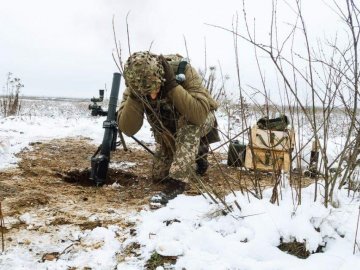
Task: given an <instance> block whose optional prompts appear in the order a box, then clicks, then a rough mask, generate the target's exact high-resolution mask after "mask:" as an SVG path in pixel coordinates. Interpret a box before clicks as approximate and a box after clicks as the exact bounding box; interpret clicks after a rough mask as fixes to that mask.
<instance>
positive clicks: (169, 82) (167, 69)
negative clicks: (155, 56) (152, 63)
mask: <svg viewBox="0 0 360 270" xmlns="http://www.w3.org/2000/svg"><path fill="white" fill-rule="evenodd" d="M159 59H160V61H161V64H162V66H163V68H164V79H165V82H164V85H163V87H162V89H161V91H162V93H163V94H165V95H167V94H168V93H169V92H170V90H171V89H174V88H175V87H176V86H178V85H179V84H178V83H177V82H176V79H175V74H174V71H173V70H172V68H171V66H170V64H169V63H168V62H167V61H166V59H165V57H164V56H162V55H160V56H159Z"/></svg>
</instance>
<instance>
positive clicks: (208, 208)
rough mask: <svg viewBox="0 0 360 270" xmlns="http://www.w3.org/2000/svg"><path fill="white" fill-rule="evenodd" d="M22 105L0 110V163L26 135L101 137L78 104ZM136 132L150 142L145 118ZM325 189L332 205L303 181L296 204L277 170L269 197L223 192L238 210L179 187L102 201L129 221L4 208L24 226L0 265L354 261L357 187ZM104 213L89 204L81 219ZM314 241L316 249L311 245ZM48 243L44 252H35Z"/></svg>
mask: <svg viewBox="0 0 360 270" xmlns="http://www.w3.org/2000/svg"><path fill="white" fill-rule="evenodd" d="M24 105H25V106H24V111H23V114H22V115H20V116H16V117H9V118H0V170H4V169H6V168H11V167H16V163H17V161H18V160H17V158H16V157H15V156H14V154H15V153H17V152H19V151H21V149H23V148H24V147H27V148H31V146H30V145H29V143H31V142H36V141H45V140H51V139H54V138H65V137H78V136H83V137H88V138H91V139H92V140H93V143H94V144H96V145H97V144H99V143H100V142H101V140H102V136H103V129H102V121H103V120H104V118H102V117H91V116H89V114H90V113H89V111H88V110H87V107H86V106H87V104H80V103H79V102H71V101H67V102H58V101H47V102H45V101H27V104H24ZM221 121H225V120H224V119H220V122H221ZM136 137H137V138H139V139H141V140H143V141H146V142H149V143H151V142H153V138H152V137H151V133H150V129H149V126H148V125H147V124H146V125H145V127H144V128H143V129H142V130H141V132H140V133H139V134H137V135H136ZM126 140H127V143H129V144H130V143H133V141H132V140H131V139H129V138H127V139H126ZM321 194H322V190H321V188H320V190H319V195H320V197H321ZM335 195H336V200H337V202H338V205H336V208H334V207H332V206H329V207H328V208H325V207H324V206H323V205H322V204H321V202H319V200H318V202H315V203H314V202H313V199H314V187H313V185H310V186H308V187H307V188H305V189H304V190H303V193H302V204H301V205H300V206H297V205H295V204H294V193H293V190H292V189H291V188H290V187H289V185H288V184H287V181H286V179H284V186H283V189H282V199H281V200H280V202H279V205H276V204H271V203H270V202H269V199H270V197H271V190H266V191H265V192H264V198H263V199H262V200H259V199H256V198H254V197H251V195H248V194H245V195H243V194H241V192H236V193H235V195H234V194H231V195H228V196H227V197H226V202H227V203H228V204H229V205H234V201H237V202H238V204H239V205H240V206H241V211H240V210H238V209H237V208H236V207H235V206H234V207H233V209H234V211H233V212H231V213H228V214H226V215H224V214H223V213H224V212H223V208H222V207H221V205H218V204H214V203H212V201H211V200H210V199H208V198H206V197H204V196H185V195H181V196H178V197H177V198H176V199H174V200H173V201H171V202H170V203H169V204H168V206H167V207H165V208H162V209H159V210H155V211H153V210H149V209H148V208H147V207H146V206H144V208H143V210H141V211H139V212H133V211H131V212H127V211H126V210H124V209H113V210H111V211H109V213H110V214H111V215H114V216H117V217H120V218H122V219H123V220H124V222H125V223H129V224H134V227H133V229H132V230H130V231H129V230H128V229H127V228H126V227H123V226H119V225H117V224H114V225H108V226H106V227H97V228H94V229H84V230H81V229H80V228H79V227H78V226H72V225H59V226H56V227H55V226H52V227H48V226H47V221H46V220H41V219H39V218H38V217H37V216H36V214H34V213H23V214H22V215H21V216H20V217H19V220H13V219H12V218H7V217H6V213H4V219H5V227H6V226H8V225H7V224H16V222H20V221H21V222H23V223H25V224H26V225H27V227H26V229H24V230H20V231H19V232H17V233H16V234H15V235H11V237H12V238H13V241H12V243H16V244H15V245H14V244H13V245H11V246H10V247H7V248H6V249H5V252H3V253H1V255H0V269H1V270H7V269H119V270H120V269H121V270H122V269H124V270H125V269H146V268H145V266H144V265H145V263H146V261H148V260H149V259H150V257H151V256H153V258H154V254H156V253H157V254H160V255H162V256H171V257H177V260H176V264H175V265H168V264H166V265H165V266H164V267H158V270H159V269H163V268H164V269H187V270H192V269H195V270H196V269H206V270H208V269H214V270H222V269H224V270H225V269H239V270H240V269H254V270H258V269H269V270H270V269H271V270H275V269H277V270H280V269H316V270H318V269H324V270H331V269H334V270H335V269H342V270H345V269H346V270H347V269H349V270H350V269H360V247H359V246H355V248H354V244H355V241H357V243H359V242H360V233H359V234H358V235H357V238H356V237H355V234H356V228H357V220H358V213H359V207H360V196H359V193H355V194H353V193H351V196H348V193H347V190H340V191H337V193H336V194H335ZM248 196H249V197H248ZM2 199H3V198H0V201H1V200H2ZM105 214H107V213H96V214H94V215H91V216H90V217H89V219H101V218H102V215H105ZM34 228H37V230H36V231H35V230H34ZM5 238H6V235H5ZM294 240H296V241H297V242H301V243H305V246H306V249H307V250H308V251H309V252H310V253H314V254H311V255H310V256H309V257H308V258H306V259H300V258H297V257H295V256H293V255H289V254H287V253H285V252H283V251H281V250H280V249H279V248H278V246H279V245H280V243H281V241H282V242H291V241H294ZM24 243H27V244H25V245H24ZM131 247H132V248H131ZM319 248H320V249H321V252H316V251H319V250H318V249H319ZM50 251H52V252H53V254H48V256H50V259H51V260H50V259H49V258H45V259H44V258H42V255H43V254H44V253H45V252H50ZM129 251H130V252H129ZM155 252H156V253H155ZM51 256H53V257H54V258H55V257H56V259H54V258H51Z"/></svg>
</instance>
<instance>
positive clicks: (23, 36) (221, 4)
mask: <svg viewBox="0 0 360 270" xmlns="http://www.w3.org/2000/svg"><path fill="white" fill-rule="evenodd" d="M292 1H293V0H288V2H289V3H291V2H292ZM339 1H340V0H339ZM246 6H247V15H248V19H249V21H250V23H251V24H253V18H256V28H257V36H258V37H259V38H263V39H267V38H268V32H269V25H270V19H271V0H251V1H250V0H248V1H246ZM303 6H304V14H305V19H306V20H307V21H308V24H309V29H310V30H311V33H310V34H311V35H313V36H324V35H327V34H328V32H329V31H334V29H335V28H336V26H337V25H338V23H339V20H338V19H337V18H336V16H335V15H334V13H333V12H332V11H331V10H330V9H329V8H328V7H327V6H326V5H325V4H324V3H323V2H322V1H321V0H303ZM128 13H129V17H128V23H129V29H130V39H131V41H130V43H131V44H130V46H131V51H132V52H135V51H139V50H147V49H148V48H149V47H150V44H151V43H153V44H152V51H153V52H155V53H163V54H167V53H180V54H182V55H186V54H187V52H186V46H185V42H184V38H185V40H186V44H187V50H188V53H189V57H190V59H191V63H192V64H193V65H194V66H195V67H196V68H203V67H204V65H205V64H204V63H205V49H204V48H205V41H206V52H207V58H206V59H207V64H208V65H218V64H219V63H220V64H221V66H222V70H223V73H224V74H228V75H230V77H231V79H232V81H231V82H230V83H229V85H228V87H229V88H234V85H236V80H235V77H236V76H235V71H236V69H235V60H234V49H233V48H234V46H233V37H232V35H231V34H229V33H227V32H225V31H222V30H220V29H217V28H214V27H210V26H208V25H206V24H214V25H219V26H223V27H226V28H231V27H232V23H233V18H234V16H235V14H236V13H238V15H239V18H241V17H243V14H242V1H239V0H237V1H236V0H223V1H219V0H216V1H215V0H206V1H196V0H191V1H190V0H182V1H170V0H151V1H150V0H148V1H146V0H142V1H140V0H122V1H120V0H61V1H56V0H54V1H49V0H31V1H27V0H11V1H10V0H9V1H6V0H0V63H1V64H0V86H1V87H3V85H4V83H5V80H6V74H7V73H8V72H12V73H13V74H14V76H17V77H20V78H21V80H22V82H23V83H24V85H25V88H24V89H23V94H24V95H38V96H63V97H92V96H95V95H97V93H98V89H100V88H104V86H105V84H106V85H107V87H108V88H110V86H111V79H112V73H113V72H116V71H117V68H116V65H115V64H114V61H113V59H112V52H113V49H114V47H115V45H114V38H113V30H112V18H113V16H114V18H115V27H116V32H117V36H118V40H120V42H121V44H122V49H123V57H124V60H126V58H127V57H128V44H127V36H126V22H125V17H126V14H128ZM278 13H279V29H280V31H283V32H284V33H286V31H287V30H288V29H289V25H288V23H293V22H294V17H295V16H294V13H293V12H292V11H291V9H290V8H289V7H287V5H286V4H284V2H283V1H281V0H279V12H278ZM240 31H242V32H243V31H244V28H241V29H240ZM300 45H301V44H300ZM239 49H240V52H241V53H240V65H241V66H240V72H241V77H242V81H243V83H244V84H246V85H247V84H256V83H257V81H259V77H258V75H257V72H256V68H254V67H255V59H254V57H253V50H252V48H251V47H250V46H248V45H246V43H244V42H240V43H239Z"/></svg>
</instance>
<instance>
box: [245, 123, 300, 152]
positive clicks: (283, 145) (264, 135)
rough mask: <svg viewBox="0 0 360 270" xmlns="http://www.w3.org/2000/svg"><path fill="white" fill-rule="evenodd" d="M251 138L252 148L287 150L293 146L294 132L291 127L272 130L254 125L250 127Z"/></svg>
mask: <svg viewBox="0 0 360 270" xmlns="http://www.w3.org/2000/svg"><path fill="white" fill-rule="evenodd" d="M251 140H252V146H253V147H254V148H262V149H272V150H279V151H288V150H289V149H293V148H294V145H295V132H294V130H292V129H291V130H288V131H273V130H266V129H260V128H258V127H257V126H254V127H253V128H251Z"/></svg>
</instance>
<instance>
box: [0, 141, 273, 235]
mask: <svg viewBox="0 0 360 270" xmlns="http://www.w3.org/2000/svg"><path fill="white" fill-rule="evenodd" d="M95 151H96V146H95V145H93V144H91V143H90V141H89V139H87V138H84V137H80V138H66V139H56V140H52V141H50V142H34V143H32V145H31V150H29V149H25V150H24V151H22V152H21V153H19V154H18V157H19V158H20V159H21V160H20V162H19V163H18V168H16V169H11V170H6V171H0V201H2V207H3V209H2V210H3V214H4V216H14V217H18V216H20V215H21V214H23V213H26V212H28V211H30V210H31V211H36V212H38V215H39V216H40V217H42V218H44V219H46V220H47V222H48V224H49V225H62V224H75V225H78V226H80V227H81V228H83V229H86V228H94V227H97V226H105V225H106V224H111V223H112V224H122V225H123V226H125V225H124V224H123V221H122V220H121V218H119V216H116V213H112V211H113V212H114V209H115V210H116V209H122V210H123V211H139V210H141V209H143V208H144V207H147V206H148V201H149V198H150V196H152V195H153V194H154V193H155V192H157V191H160V190H161V189H162V188H163V186H162V185H161V184H153V183H152V181H151V179H149V178H148V176H149V175H150V172H151V166H152V156H151V155H150V154H149V153H147V152H146V151H144V150H139V149H131V148H130V150H129V151H124V150H123V149H121V148H120V149H117V150H116V151H115V152H113V153H112V157H111V160H112V162H115V163H120V162H125V163H126V162H128V163H129V162H131V163H133V164H135V165H134V166H130V167H126V168H125V169H116V168H117V166H113V168H110V169H109V174H108V176H109V177H108V182H107V184H108V185H104V186H102V187H96V186H94V185H93V183H92V182H91V181H90V180H89V170H90V158H91V156H92V155H93V153H94V152H95ZM225 159H226V157H224V156H221V155H220V154H218V153H216V154H214V155H213V156H211V157H210V158H209V160H210V164H211V166H210V168H209V170H208V172H207V174H206V175H205V176H203V177H202V178H201V179H202V181H203V182H204V183H207V184H208V185H209V186H210V187H211V188H212V189H213V190H216V192H217V194H220V195H221V194H227V193H229V191H230V190H231V189H233V190H240V189H244V188H245V187H250V186H251V185H252V184H251V183H252V181H253V180H254V177H258V179H260V180H261V181H260V183H261V185H262V186H269V185H272V183H273V182H274V179H272V175H271V174H264V173H260V174H256V176H255V174H254V173H252V172H246V171H240V170H239V169H238V168H232V167H228V166H227V165H225V164H223V163H224V162H221V161H222V160H225ZM225 179H226V180H225ZM187 194H190V195H192V194H199V191H198V189H197V188H196V187H195V186H192V187H191V188H190V190H188V191H187ZM102 213H104V214H106V215H104V217H103V218H102V219H99V220H93V221H89V216H91V215H92V214H97V215H101V214H102Z"/></svg>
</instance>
